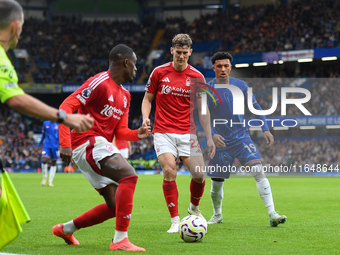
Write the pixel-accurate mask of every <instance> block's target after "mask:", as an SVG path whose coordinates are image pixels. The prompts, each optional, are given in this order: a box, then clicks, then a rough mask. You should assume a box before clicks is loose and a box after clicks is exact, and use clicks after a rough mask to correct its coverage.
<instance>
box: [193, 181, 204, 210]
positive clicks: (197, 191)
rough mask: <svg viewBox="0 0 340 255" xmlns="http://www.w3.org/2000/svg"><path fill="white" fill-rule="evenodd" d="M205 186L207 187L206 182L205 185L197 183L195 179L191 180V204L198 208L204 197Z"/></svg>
mask: <svg viewBox="0 0 340 255" xmlns="http://www.w3.org/2000/svg"><path fill="white" fill-rule="evenodd" d="M204 186H205V180H204V182H203V183H197V182H195V181H194V180H193V179H191V183H190V194H191V195H190V202H191V203H192V204H193V205H195V206H198V205H199V203H200V200H201V197H202V196H203V192H204Z"/></svg>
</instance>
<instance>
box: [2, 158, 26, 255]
mask: <svg viewBox="0 0 340 255" xmlns="http://www.w3.org/2000/svg"><path fill="white" fill-rule="evenodd" d="M0 170H1V191H2V192H0V196H1V197H0V250H1V249H2V248H3V247H4V246H5V245H7V244H8V243H9V242H11V241H12V240H14V239H15V238H16V237H17V236H18V235H19V234H20V232H22V228H21V224H24V223H26V222H29V221H30V217H29V215H28V213H27V211H26V209H25V207H24V205H23V203H22V202H21V199H20V197H19V195H18V193H17V191H16V189H15V187H14V185H13V183H12V181H11V179H10V177H9V174H8V173H7V172H6V171H4V170H3V167H2V160H1V158H0Z"/></svg>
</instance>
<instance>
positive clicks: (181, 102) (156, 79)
mask: <svg viewBox="0 0 340 255" xmlns="http://www.w3.org/2000/svg"><path fill="white" fill-rule="evenodd" d="M197 81H200V82H204V83H205V79H204V76H203V75H202V73H200V72H199V71H198V70H196V69H195V68H194V67H192V66H190V65H188V67H187V68H186V69H185V70H183V71H177V70H176V69H175V68H174V67H173V65H172V62H169V63H166V64H164V65H161V66H158V67H156V68H155V69H154V70H153V71H152V73H151V75H150V77H149V80H148V83H147V85H146V87H145V91H147V92H149V93H152V94H154V95H156V114H155V123H154V126H153V132H154V133H175V134H189V133H195V129H196V127H195V123H194V121H193V118H192V117H193V116H192V115H193V114H192V112H193V110H194V109H195V102H196V101H195V95H196V93H197V92H199V91H198V90H197V88H198V87H202V85H199V84H198V83H196V82H197ZM195 84H196V85H195ZM191 90H195V91H191ZM200 92H202V91H200ZM190 98H191V100H190Z"/></svg>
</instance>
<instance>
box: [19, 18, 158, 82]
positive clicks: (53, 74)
mask: <svg viewBox="0 0 340 255" xmlns="http://www.w3.org/2000/svg"><path fill="white" fill-rule="evenodd" d="M147 24H148V25H149V22H148V23H147ZM154 33H155V31H154V27H153V26H151V25H149V26H144V25H143V24H142V25H138V24H137V23H136V22H134V21H128V20H126V21H118V20H114V21H93V22H90V21H83V20H82V19H81V18H80V17H75V16H72V17H66V16H54V17H53V20H52V22H51V23H48V22H47V21H46V20H39V19H35V18H28V19H26V20H25V30H24V31H23V33H22V36H21V37H22V39H21V41H20V43H19V45H20V46H19V47H21V48H25V49H26V50H27V51H28V52H29V54H30V55H31V56H32V58H33V59H34V61H31V67H30V68H31V70H32V76H33V78H34V82H37V83H78V84H79V83H82V82H83V81H85V80H86V79H88V78H89V77H90V76H92V75H94V74H96V73H98V72H101V71H102V70H106V69H107V68H108V56H107V54H108V52H110V50H111V49H112V47H113V46H114V45H116V44H119V43H123V44H126V45H128V46H130V47H132V48H133V49H134V51H135V52H136V55H137V56H138V58H139V60H138V63H137V67H139V66H140V65H141V63H142V62H143V61H145V57H146V54H147V53H148V51H149V49H150V45H151V42H152V39H153V35H154ZM33 63H34V64H33ZM28 65H29V64H28ZM22 68H24V71H25V70H26V69H27V68H28V67H27V65H24V66H22ZM25 68H26V69H25ZM142 70H143V68H139V71H142ZM20 78H21V82H25V77H23V76H21V77H20Z"/></svg>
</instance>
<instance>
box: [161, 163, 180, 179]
mask: <svg viewBox="0 0 340 255" xmlns="http://www.w3.org/2000/svg"><path fill="white" fill-rule="evenodd" d="M162 170H163V176H164V180H166V181H174V180H176V177H177V172H176V169H174V168H173V167H171V166H164V167H163V168H162Z"/></svg>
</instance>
